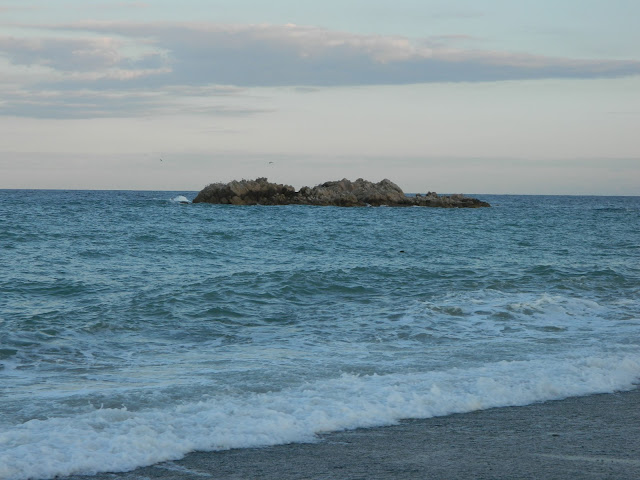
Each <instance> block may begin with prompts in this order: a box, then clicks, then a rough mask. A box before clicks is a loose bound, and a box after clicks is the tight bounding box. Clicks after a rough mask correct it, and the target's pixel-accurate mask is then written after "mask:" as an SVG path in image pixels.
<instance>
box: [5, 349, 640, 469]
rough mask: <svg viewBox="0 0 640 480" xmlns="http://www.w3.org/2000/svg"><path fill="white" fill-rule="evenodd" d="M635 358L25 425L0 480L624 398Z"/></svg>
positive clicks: (422, 376)
mask: <svg viewBox="0 0 640 480" xmlns="http://www.w3.org/2000/svg"><path fill="white" fill-rule="evenodd" d="M639 376H640V354H639V355H633V354H629V355H618V356H600V357H586V358H572V357H564V358H556V359H545V360H541V359H537V360H531V361H511V362H507V361H503V362H497V363H490V364H486V365H484V366H482V367H476V368H468V369H461V368H453V369H450V370H446V371H439V372H438V371H434V372H424V373H411V374H390V375H370V376H356V375H351V374H343V375H341V376H340V377H338V378H333V379H330V380H318V381H314V382H310V383H308V384H305V385H302V386H299V387H296V388H289V389H284V390H281V391H274V392H267V393H261V394H250V395H235V396H234V395H232V396H229V395H227V396H213V397H211V398H209V399H206V400H203V401H199V402H192V403H183V404H181V405H177V406H173V407H171V408H168V409H149V410H141V411H128V410H127V409H126V408H121V409H97V410H95V411H92V412H90V413H85V414H80V415H76V416H71V417H56V418H49V419H46V420H31V421H28V422H26V423H24V424H22V425H19V426H18V427H17V428H14V429H12V430H11V431H6V432H3V433H0V445H2V449H1V450H0V478H2V479H5V480H24V479H34V478H51V477H54V476H56V475H70V474H77V473H97V472H105V471H111V472H120V471H127V470H132V469H134V468H136V467H139V466H144V465H150V464H153V463H157V462H162V461H166V460H176V459H179V458H181V457H183V456H184V455H185V454H187V453H188V452H191V451H195V450H203V451H213V450H224V449H230V448H243V447H256V446H267V445H275V444H284V443H290V442H312V441H315V440H316V435H317V434H318V433H324V432H331V431H338V430H343V429H353V428H358V427H373V426H381V425H390V424H394V423H396V422H397V421H398V420H400V419H403V418H429V417H433V416H442V415H448V414H452V413H462V412H470V411H474V410H480V409H486V408H492V407H501V406H517V405H527V404H531V403H534V402H540V401H545V400H552V399H562V398H566V397H570V396H579V395H588V394H594V393H607V392H614V391H621V390H630V389H632V388H633V387H634V384H635V383H636V382H637V381H638V378H639Z"/></svg>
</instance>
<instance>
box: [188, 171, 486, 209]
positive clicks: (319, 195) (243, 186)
mask: <svg viewBox="0 0 640 480" xmlns="http://www.w3.org/2000/svg"><path fill="white" fill-rule="evenodd" d="M193 203H217V204H233V205H258V204H259V205H291V204H294V205H318V206H338V207H364V206H374V207H378V206H381V205H387V206H390V207H411V206H420V207H443V208H476V207H489V206H490V205H489V204H488V203H486V202H482V201H480V200H478V199H475V198H469V197H465V196H464V195H451V196H444V195H443V196H438V195H437V194H436V193H435V192H428V193H427V194H426V195H425V196H422V195H420V194H418V195H416V196H415V197H407V196H406V195H405V194H404V192H403V191H402V189H401V188H400V187H398V185H396V184H395V183H393V182H392V181H391V180H387V179H385V180H382V181H380V182H378V183H373V182H369V181H367V180H363V179H362V178H359V179H357V180H356V181H355V182H352V181H350V180H347V179H346V178H344V179H342V180H338V181H331V182H325V183H323V184H321V185H317V186H315V187H313V188H310V187H302V188H301V189H300V190H299V191H298V192H296V190H295V188H293V187H292V186H291V185H282V184H276V183H270V182H269V181H268V180H267V179H266V178H258V179H256V180H240V181H237V180H234V181H232V182H229V183H212V184H211V185H208V186H206V187H205V188H204V189H202V190H201V191H200V193H198V195H197V196H196V198H194V199H193Z"/></svg>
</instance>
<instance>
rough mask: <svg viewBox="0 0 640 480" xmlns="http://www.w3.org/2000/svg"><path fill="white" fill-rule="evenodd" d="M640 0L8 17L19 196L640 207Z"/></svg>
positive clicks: (10, 114)
mask: <svg viewBox="0 0 640 480" xmlns="http://www.w3.org/2000/svg"><path fill="white" fill-rule="evenodd" d="M638 18H640V2H638V1H637V0H553V1H551V0H537V1H535V2H534V1H528V0H458V1H452V0H394V1H393V2H391V1H389V0H385V1H383V0H323V1H322V2H319V1H317V0H313V1H312V0H273V1H271V2H265V1H263V0H180V1H178V0H141V1H117V0H111V1H110V0H34V1H28V0H3V1H1V2H0V188H81V189H94V188H100V189H103V188H107V189H153V190H156V189H157V190H185V191H186V190H199V189H200V188H202V187H203V186H204V185H206V184H208V183H211V182H214V181H229V180H232V179H240V178H255V177H258V176H266V177H268V178H269V179H270V180H272V181H278V182H284V183H290V184H293V185H294V186H296V187H300V186H302V185H315V184H317V183H319V182H322V181H326V180H331V179H339V178H343V177H347V178H351V179H356V178H358V177H364V178H367V179H370V180H380V179H382V178H390V179H391V180H393V181H395V182H396V183H398V184H399V185H400V186H401V187H402V188H403V189H404V190H405V191H408V192H421V191H427V190H431V191H437V192H443V193H444V192H464V193H521V194H562V193H568V194H612V195H640V29H639V28H638Z"/></svg>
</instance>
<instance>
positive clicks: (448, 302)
mask: <svg viewBox="0 0 640 480" xmlns="http://www.w3.org/2000/svg"><path fill="white" fill-rule="evenodd" d="M194 195H195V192H105V191H100V192H88V191H87V192H82V191H69V192H65V191H7V190H5V191H0V250H1V252H0V265H1V266H2V272H3V275H2V278H1V279H0V412H1V414H0V478H2V479H27V478H51V477H53V476H55V475H71V474H77V473H96V472H104V471H127V470H131V469H134V468H136V467H139V466H144V465H150V464H153V463H157V462H161V461H165V460H171V459H178V458H180V457H182V456H183V455H185V454H186V453H188V452H191V451H196V450H204V451H214V450H222V449H229V448H247V447H254V446H264V445H275V444H282V443H289V442H308V441H314V440H315V439H316V435H317V434H321V433H325V432H331V431H337V430H342V429H350V428H358V427H369V426H378V425H388V424H393V423H395V422H397V421H398V420H400V419H403V418H429V417H433V416H436V415H446V414H449V413H455V412H468V411H474V410H482V409H486V408H491V407H500V406H510V405H526V404H530V403H534V402H539V401H544V400H550V399H558V398H565V397H570V396H581V395H588V394H592V393H610V392H614V391H618V390H629V389H631V388H633V386H634V384H635V383H637V382H638V380H639V378H640V302H639V301H638V298H640V235H638V233H637V226H638V225H639V224H640V197H557V196H556V197H528V196H490V195H474V196H476V197H478V198H480V199H481V200H485V201H488V202H490V203H491V204H492V205H493V206H492V208H486V209H471V210H463V209H430V208H400V209H399V208H336V207H311V206H277V207H262V206H253V207H235V206H225V205H203V204H199V205H193V204H185V203H184V200H185V199H186V200H188V199H192V198H193V196H194ZM180 196H183V197H184V199H181V198H180Z"/></svg>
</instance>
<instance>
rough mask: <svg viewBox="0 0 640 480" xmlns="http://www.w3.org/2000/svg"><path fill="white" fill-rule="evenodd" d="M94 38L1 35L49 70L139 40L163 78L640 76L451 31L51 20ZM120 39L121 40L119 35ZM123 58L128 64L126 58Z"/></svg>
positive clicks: (354, 81)
mask: <svg viewBox="0 0 640 480" xmlns="http://www.w3.org/2000/svg"><path fill="white" fill-rule="evenodd" d="M49 27H50V29H51V30H55V31H66V32H69V31H73V32H83V33H85V34H88V35H99V37H98V38H92V37H88V38H83V39H72V40H69V39H52V38H48V39H47V41H46V42H44V41H43V40H42V39H36V40H20V41H18V40H15V39H14V40H13V42H11V41H10V40H7V39H6V37H5V39H4V41H3V42H1V43H0V48H1V49H2V50H4V51H5V52H6V53H5V54H6V55H8V56H9V57H10V58H13V59H14V60H15V61H16V62H25V61H32V62H35V63H38V64H42V63H44V62H48V63H49V64H51V65H53V66H54V67H56V68H60V69H67V70H68V69H70V68H72V67H73V66H74V65H75V66H76V67H80V68H82V70H87V69H89V70H93V69H105V68H110V67H113V66H115V65H118V66H120V67H126V68H129V69H135V68H136V65H137V63H136V62H137V60H136V61H131V60H132V59H131V58H130V57H127V56H126V55H125V54H124V52H125V51H126V48H127V45H131V44H136V45H138V46H139V47H143V48H144V49H145V50H146V51H147V54H146V55H147V57H146V59H147V60H150V59H151V60H153V61H155V62H156V63H158V64H159V65H162V66H163V67H164V68H165V69H167V70H170V71H167V72H165V73H166V75H165V79H166V82H167V83H170V82H172V81H178V82H179V83H184V82H187V83H190V84H200V85H202V84H210V83H216V84H231V85H241V86H283V85H286V86H289V85H296V86H323V85H372V84H402V83H404V84H407V83H416V82H443V81H444V82H457V81H468V82H473V81H495V80H514V79H532V78H558V77H571V78H573V77H585V78H592V77H602V76H611V77H615V76H624V75H632V74H638V73H640V62H639V61H634V60H630V61H620V60H606V59H603V60H578V59H570V58H554V57H547V56H540V55H530V54H526V53H525V54H519V53H510V52H499V51H489V50H480V49H475V50H473V49H461V48H455V47H454V46H453V45H455V42H456V40H455V39H456V38H461V36H460V35H454V36H452V37H451V40H450V41H448V42H447V38H446V37H443V36H438V37H434V38H433V39H429V38H426V39H423V40H422V41H419V42H416V41H412V40H410V39H408V38H405V37H401V36H382V35H361V34H352V33H347V32H340V31H332V30H327V29H323V28H318V27H309V26H298V25H291V24H289V25H226V24H215V23H130V22H81V23H74V24H69V25H50V26H49ZM122 39H126V40H122ZM127 62H129V63H130V64H129V63H127Z"/></svg>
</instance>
